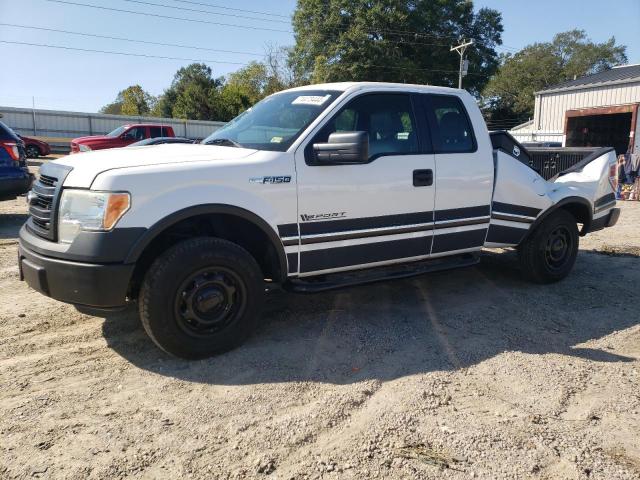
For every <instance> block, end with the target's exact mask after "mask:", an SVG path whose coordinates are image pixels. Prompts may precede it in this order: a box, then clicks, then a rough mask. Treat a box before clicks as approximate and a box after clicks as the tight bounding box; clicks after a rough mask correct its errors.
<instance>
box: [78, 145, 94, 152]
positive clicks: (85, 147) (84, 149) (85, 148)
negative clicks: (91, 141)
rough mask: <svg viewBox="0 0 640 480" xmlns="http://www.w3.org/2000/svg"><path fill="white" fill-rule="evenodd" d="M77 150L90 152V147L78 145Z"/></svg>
mask: <svg viewBox="0 0 640 480" xmlns="http://www.w3.org/2000/svg"><path fill="white" fill-rule="evenodd" d="M78 150H80V151H81V152H90V151H91V147H90V146H89V145H83V144H80V145H78Z"/></svg>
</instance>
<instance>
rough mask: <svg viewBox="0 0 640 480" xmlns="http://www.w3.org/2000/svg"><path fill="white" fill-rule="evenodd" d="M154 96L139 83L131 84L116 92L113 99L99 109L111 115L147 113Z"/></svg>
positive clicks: (152, 103) (150, 108)
mask: <svg viewBox="0 0 640 480" xmlns="http://www.w3.org/2000/svg"><path fill="white" fill-rule="evenodd" d="M155 102H156V98H155V97H154V96H153V95H151V94H149V93H147V92H145V91H144V89H143V88H142V87H141V86H140V85H132V86H130V87H127V88H125V89H124V90H122V91H120V93H118V96H117V97H116V99H115V101H113V102H111V103H110V104H108V105H105V106H104V107H102V108H101V109H100V112H101V113H109V114H113V115H149V114H150V113H151V110H152V109H153V108H154V106H155Z"/></svg>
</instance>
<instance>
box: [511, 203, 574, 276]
mask: <svg viewBox="0 0 640 480" xmlns="http://www.w3.org/2000/svg"><path fill="white" fill-rule="evenodd" d="M579 238H580V237H579V235H578V226H577V222H576V219H575V218H574V217H573V215H571V214H570V213H569V212H567V211H565V210H557V211H556V212H554V213H552V214H551V215H549V217H548V218H546V219H545V220H544V221H543V222H542V224H540V225H539V226H538V227H537V228H536V230H535V231H534V232H533V233H532V235H531V236H530V237H529V238H527V239H526V240H525V241H524V243H523V244H522V245H520V247H519V248H518V254H519V258H520V266H521V268H522V272H523V273H524V275H525V276H527V277H528V278H529V279H530V280H533V281H534V282H537V283H553V282H557V281H559V280H562V279H563V278H565V277H566V276H567V275H568V274H569V272H570V271H571V269H572V268H573V265H574V264H575V261H576V256H577V255H578V244H579Z"/></svg>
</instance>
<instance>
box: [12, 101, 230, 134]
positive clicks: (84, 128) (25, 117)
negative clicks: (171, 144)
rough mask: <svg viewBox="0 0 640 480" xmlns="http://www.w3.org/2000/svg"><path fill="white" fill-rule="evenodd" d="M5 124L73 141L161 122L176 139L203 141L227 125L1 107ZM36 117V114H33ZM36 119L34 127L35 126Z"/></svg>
mask: <svg viewBox="0 0 640 480" xmlns="http://www.w3.org/2000/svg"><path fill="white" fill-rule="evenodd" d="M0 113H2V115H3V117H2V121H3V122H4V123H6V124H7V125H9V126H10V127H11V128H12V129H14V130H15V131H16V132H18V133H20V134H21V135H31V136H40V137H59V138H74V137H81V136H84V135H102V134H105V133H109V132H110V131H112V130H114V129H116V128H118V127H119V126H121V125H125V124H127V123H140V122H144V123H162V124H165V125H171V126H172V127H173V129H174V131H175V134H176V135H177V136H181V137H187V138H193V139H202V138H205V137H207V136H209V135H210V134H211V133H212V132H214V131H215V130H217V129H218V128H220V127H221V126H222V125H224V122H205V121H201V120H186V121H185V120H178V119H175V118H152V117H126V116H121V115H103V114H99V113H79V112H63V111H57V110H38V109H36V110H32V109H30V108H12V107H0ZM34 114H35V115H34ZM34 119H35V124H34Z"/></svg>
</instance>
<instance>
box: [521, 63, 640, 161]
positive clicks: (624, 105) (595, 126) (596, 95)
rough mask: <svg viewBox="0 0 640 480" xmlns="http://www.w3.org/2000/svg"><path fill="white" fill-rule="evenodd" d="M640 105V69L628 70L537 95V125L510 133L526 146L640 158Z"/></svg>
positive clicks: (579, 80) (623, 68)
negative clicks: (604, 150) (610, 150)
mask: <svg viewBox="0 0 640 480" xmlns="http://www.w3.org/2000/svg"><path fill="white" fill-rule="evenodd" d="M639 105H640V64H638V65H623V66H619V67H614V68H612V69H610V70H605V71H603V72H600V73H595V74H593V75H588V76H586V77H582V78H577V79H575V80H570V81H568V82H564V83H561V84H558V85H554V86H552V87H549V88H546V89H545V90H541V91H539V92H536V94H535V109H534V118H533V120H531V121H529V122H527V123H524V124H522V125H518V126H517V127H515V128H513V129H512V130H511V133H512V134H513V135H514V136H515V137H516V138H517V139H518V140H520V141H523V142H559V141H561V142H562V143H563V145H564V146H566V147H587V146H592V147H600V146H612V147H615V149H616V152H617V153H618V154H620V153H626V152H627V151H628V150H629V149H631V151H632V152H635V153H640V131H639V130H640V122H638V106H639Z"/></svg>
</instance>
